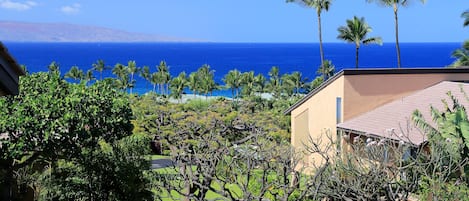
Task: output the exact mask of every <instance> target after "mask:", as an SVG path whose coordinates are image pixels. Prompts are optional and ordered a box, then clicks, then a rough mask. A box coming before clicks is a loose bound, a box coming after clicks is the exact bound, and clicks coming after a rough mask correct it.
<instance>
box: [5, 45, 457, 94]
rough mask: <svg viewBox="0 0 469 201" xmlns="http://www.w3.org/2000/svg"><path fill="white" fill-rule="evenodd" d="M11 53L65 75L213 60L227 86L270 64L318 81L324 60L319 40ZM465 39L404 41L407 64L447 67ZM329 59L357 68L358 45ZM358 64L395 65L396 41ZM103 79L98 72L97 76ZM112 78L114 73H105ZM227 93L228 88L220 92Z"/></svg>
mask: <svg viewBox="0 0 469 201" xmlns="http://www.w3.org/2000/svg"><path fill="white" fill-rule="evenodd" d="M4 44H5V46H6V47H7V48H8V50H9V52H10V53H11V54H12V55H13V57H14V58H15V59H16V60H17V62H18V63H19V64H23V65H26V67H27V69H28V71H29V72H39V71H47V66H48V65H49V64H50V63H51V62H52V61H56V62H57V63H59V65H60V69H61V71H62V74H64V73H65V72H67V71H68V70H69V69H70V68H71V67H72V66H74V65H76V66H78V67H80V68H81V69H83V70H84V71H86V70H88V69H91V68H92V64H93V63H95V62H96V61H97V60H98V59H103V60H104V61H105V63H106V65H109V66H114V65H115V64H116V63H122V64H125V65H126V64H127V62H128V61H129V60H135V61H136V63H137V66H140V67H142V66H145V65H147V66H149V67H150V69H151V71H152V72H154V71H156V66H157V65H158V64H159V62H160V61H162V60H164V61H166V63H167V64H168V65H169V70H170V73H171V75H172V76H176V75H177V74H179V73H180V72H182V71H185V72H186V73H187V74H189V73H190V72H193V71H196V70H197V68H199V67H200V66H202V65H203V64H209V65H210V67H211V69H213V70H214V71H215V81H216V82H217V83H219V84H223V82H222V78H223V76H224V75H225V74H226V73H227V72H228V71H229V70H231V69H238V70H240V71H241V72H245V71H251V70H252V71H254V72H255V73H256V74H257V73H262V74H264V75H266V76H267V73H268V72H269V70H270V68H271V67H272V66H278V67H279V68H280V73H291V72H293V71H299V72H301V73H302V75H303V76H304V77H307V78H309V80H312V79H314V78H315V77H316V76H317V74H316V71H317V68H318V66H319V64H320V57H319V44H318V43H16V42H5V43H4ZM460 46H461V43H401V60H402V66H403V67H409V68H416V67H431V68H437V67H444V66H447V65H449V64H451V63H452V62H453V61H454V58H451V52H452V51H454V50H455V49H457V48H459V47H460ZM324 53H325V58H326V59H329V60H331V61H332V63H333V64H334V65H335V67H336V70H337V71H339V70H341V69H344V68H354V67H355V46H354V45H353V44H346V43H325V44H324ZM359 59H360V61H359V63H360V68H395V67H396V66H397V62H396V60H397V59H396V50H395V44H394V43H384V44H383V45H382V46H379V45H369V46H362V47H361V48H360V58H359ZM95 76H96V77H99V75H98V74H96V75H95ZM103 76H105V77H110V76H112V77H113V76H114V75H112V73H111V71H110V70H109V71H107V72H105V73H104V74H103ZM150 90H151V86H150V84H148V85H147V84H146V83H145V80H143V79H141V78H140V77H138V76H137V83H136V88H135V89H134V91H136V92H138V93H144V92H146V91H150ZM218 93H219V94H220V93H221V94H222V95H228V93H227V92H218Z"/></svg>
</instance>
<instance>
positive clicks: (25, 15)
mask: <svg viewBox="0 0 469 201" xmlns="http://www.w3.org/2000/svg"><path fill="white" fill-rule="evenodd" d="M466 9H469V2H468V0H450V1H445V0H428V1H427V3H426V4H421V3H420V2H419V1H417V0H414V1H413V2H412V4H411V5H410V6H408V7H406V8H401V9H400V12H399V14H400V16H399V17H400V21H399V23H400V32H399V34H400V37H399V39H400V41H401V42H462V41H463V40H466V39H469V28H463V27H462V18H460V15H461V13H462V12H463V11H464V10H466ZM354 15H357V16H359V17H365V19H366V21H367V22H368V23H369V25H370V26H371V27H372V28H373V32H372V33H371V34H370V36H381V37H382V38H383V40H384V41H385V42H394V18H393V12H392V9H391V8H387V7H382V6H379V5H377V4H373V3H366V0H335V1H333V4H332V6H331V8H330V10H329V12H327V13H324V14H323V39H324V41H325V42H340V41H338V40H337V39H336V37H337V28H338V27H339V26H341V25H344V24H345V20H346V19H350V18H352V17H353V16H354ZM0 20H13V21H25V22H48V23H51V22H52V23H55V22H65V23H72V24H81V25H94V26H102V27H108V28H115V29H121V30H126V31H130V32H140V33H150V34H159V35H166V36H173V37H180V38H191V39H199V40H206V41H213V42H318V35H317V19H316V13H315V11H314V10H313V9H307V8H305V7H301V6H299V5H298V4H295V3H285V0H134V1H130V0H81V1H80V0H40V1H39V0H27V1H25V0H0Z"/></svg>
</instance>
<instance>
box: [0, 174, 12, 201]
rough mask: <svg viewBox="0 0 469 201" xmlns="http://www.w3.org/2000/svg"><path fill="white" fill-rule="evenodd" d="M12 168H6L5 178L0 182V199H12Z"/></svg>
mask: <svg viewBox="0 0 469 201" xmlns="http://www.w3.org/2000/svg"><path fill="white" fill-rule="evenodd" d="M13 184H14V182H13V170H12V169H11V168H8V170H7V172H6V174H5V179H4V181H3V183H2V184H0V185H1V186H0V200H13V197H12V188H13Z"/></svg>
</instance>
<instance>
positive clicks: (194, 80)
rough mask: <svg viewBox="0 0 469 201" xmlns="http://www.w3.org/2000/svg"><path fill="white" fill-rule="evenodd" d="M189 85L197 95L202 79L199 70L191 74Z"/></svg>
mask: <svg viewBox="0 0 469 201" xmlns="http://www.w3.org/2000/svg"><path fill="white" fill-rule="evenodd" d="M187 85H188V87H189V89H190V90H191V91H192V93H193V94H194V97H195V95H197V94H198V93H199V91H200V79H199V75H198V73H197V72H192V73H191V74H189V79H188V84H187Z"/></svg>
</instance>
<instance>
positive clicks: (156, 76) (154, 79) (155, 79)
mask: <svg viewBox="0 0 469 201" xmlns="http://www.w3.org/2000/svg"><path fill="white" fill-rule="evenodd" d="M159 80H160V79H159V74H158V72H154V73H152V74H151V75H150V82H151V84H153V92H154V93H156V85H157V84H159Z"/></svg>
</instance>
